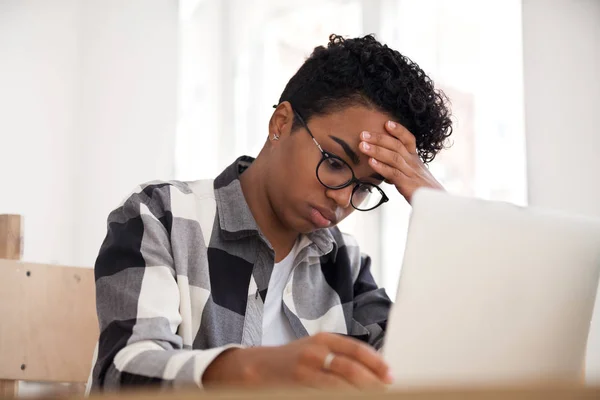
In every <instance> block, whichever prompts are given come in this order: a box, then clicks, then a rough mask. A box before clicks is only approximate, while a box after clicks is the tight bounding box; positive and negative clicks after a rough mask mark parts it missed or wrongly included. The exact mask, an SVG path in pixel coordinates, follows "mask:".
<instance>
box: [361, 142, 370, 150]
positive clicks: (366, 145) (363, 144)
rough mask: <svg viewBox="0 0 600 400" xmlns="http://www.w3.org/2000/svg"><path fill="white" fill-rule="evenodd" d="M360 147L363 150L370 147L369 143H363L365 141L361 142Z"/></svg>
mask: <svg viewBox="0 0 600 400" xmlns="http://www.w3.org/2000/svg"><path fill="white" fill-rule="evenodd" d="M362 147H363V149H365V150H369V149H370V148H371V146H369V143H365V142H363V143H362Z"/></svg>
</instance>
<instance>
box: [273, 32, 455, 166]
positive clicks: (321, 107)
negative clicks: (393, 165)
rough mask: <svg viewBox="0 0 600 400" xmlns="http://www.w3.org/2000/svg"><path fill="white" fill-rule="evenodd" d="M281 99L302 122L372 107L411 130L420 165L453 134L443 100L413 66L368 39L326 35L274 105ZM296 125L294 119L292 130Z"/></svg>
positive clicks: (438, 92) (440, 93)
mask: <svg viewBox="0 0 600 400" xmlns="http://www.w3.org/2000/svg"><path fill="white" fill-rule="evenodd" d="M283 101H289V102H290V103H291V104H292V106H293V107H294V109H295V110H296V111H298V112H299V113H300V115H302V116H303V118H304V119H305V120H307V121H308V120H309V119H310V118H311V117H312V116H315V115H324V114H327V113H330V112H333V111H336V110H340V109H343V108H345V107H348V106H351V105H357V104H359V105H364V106H367V107H376V108H377V109H379V110H380V111H382V112H385V113H387V114H389V115H391V116H393V117H394V118H395V119H396V121H398V122H399V123H401V124H402V125H404V126H405V127H406V128H407V129H408V130H409V131H410V132H412V134H413V135H414V136H415V138H416V142H417V151H418V153H419V156H420V157H421V159H422V160H423V162H425V163H429V162H431V161H433V159H434V158H435V156H436V155H437V154H438V152H439V151H440V150H442V149H443V148H445V147H446V140H447V139H448V137H449V136H450V135H451V134H452V120H451V111H450V106H449V100H448V97H446V95H445V94H444V92H442V91H441V90H438V89H435V87H434V84H433V81H432V80H431V79H430V78H429V77H428V76H427V75H426V74H425V72H423V70H422V69H421V68H420V67H419V66H418V65H417V64H416V63H414V62H413V61H411V60H410V59H409V58H408V57H406V56H403V55H402V54H400V53H399V52H398V51H396V50H393V49H390V48H389V47H388V46H387V45H385V44H381V43H380V42H378V41H377V40H376V39H375V37H374V36H373V35H367V36H364V37H361V38H356V39H345V38H343V37H342V36H339V35H330V36H329V44H328V45H327V48H325V47H323V46H318V47H316V48H315V49H314V51H313V53H312V54H311V55H310V57H309V58H308V59H307V60H306V61H305V62H304V64H303V65H302V66H301V67H300V69H299V70H298V71H297V72H296V74H295V75H294V76H293V77H292V78H291V79H290V81H289V82H288V84H287V85H286V87H285V89H284V91H283V93H282V94H281V97H280V99H279V103H281V102H283ZM299 126H300V122H299V121H294V125H293V129H296V128H297V127H299Z"/></svg>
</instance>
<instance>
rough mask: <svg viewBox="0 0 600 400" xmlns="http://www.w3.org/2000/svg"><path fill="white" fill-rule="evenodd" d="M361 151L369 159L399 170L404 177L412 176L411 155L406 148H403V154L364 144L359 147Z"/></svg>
mask: <svg viewBox="0 0 600 400" xmlns="http://www.w3.org/2000/svg"><path fill="white" fill-rule="evenodd" d="M359 148H360V150H361V151H362V152H363V153H365V154H366V155H368V156H369V157H373V158H375V159H376V160H377V161H379V162H382V163H384V164H387V165H389V166H390V167H394V168H397V169H399V170H400V171H401V172H402V173H404V175H406V176H412V175H413V172H414V170H413V168H412V167H411V166H410V165H409V162H410V159H411V155H410V154H408V150H406V148H404V145H403V148H402V151H401V152H397V151H393V150H389V149H386V148H385V147H380V146H376V145H373V144H369V143H365V142H362V143H361V144H360V146H359Z"/></svg>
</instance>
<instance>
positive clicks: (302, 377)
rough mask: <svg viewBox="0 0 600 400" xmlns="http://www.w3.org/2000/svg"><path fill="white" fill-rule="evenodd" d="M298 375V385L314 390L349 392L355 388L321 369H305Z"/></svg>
mask: <svg viewBox="0 0 600 400" xmlns="http://www.w3.org/2000/svg"><path fill="white" fill-rule="evenodd" d="M298 375H299V376H298V378H299V379H298V381H299V382H298V383H300V384H302V386H306V387H310V388H314V389H328V388H331V389H344V390H348V389H353V388H354V387H353V386H352V385H351V384H350V383H348V382H347V381H346V380H345V379H343V378H341V377H339V376H337V375H335V374H331V373H329V372H326V371H323V370H320V369H314V368H304V369H301V370H300V371H299V373H298Z"/></svg>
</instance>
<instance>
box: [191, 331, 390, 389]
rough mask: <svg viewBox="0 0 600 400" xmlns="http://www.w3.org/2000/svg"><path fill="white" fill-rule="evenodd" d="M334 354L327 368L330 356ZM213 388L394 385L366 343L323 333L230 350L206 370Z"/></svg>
mask: <svg viewBox="0 0 600 400" xmlns="http://www.w3.org/2000/svg"><path fill="white" fill-rule="evenodd" d="M329 354H333V355H334V358H333V360H332V361H331V363H330V366H329V368H328V369H325V360H326V359H327V358H328V355H329ZM202 381H203V385H204V386H205V387H207V388H212V387H240V386H241V387H290V386H305V387H313V388H360V389H367V388H378V387H382V386H384V385H385V384H390V383H392V379H391V377H390V376H389V368H388V366H387V364H386V363H385V362H384V361H383V359H382V358H381V356H380V355H379V354H378V353H377V352H376V351H375V350H373V349H372V348H371V347H369V346H367V345H365V344H364V343H362V342H360V341H358V340H355V339H352V338H349V337H346V336H341V335H337V334H333V333H319V334H317V335H315V336H309V337H306V338H303V339H299V340H296V341H294V342H291V343H289V344H287V345H285V346H280V347H254V348H248V349H231V350H227V351H225V352H223V353H222V354H221V355H219V356H218V357H217V358H216V359H215V360H214V361H213V362H212V363H211V364H210V365H209V366H208V368H207V369H206V371H205V372H204V375H203V378H202Z"/></svg>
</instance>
